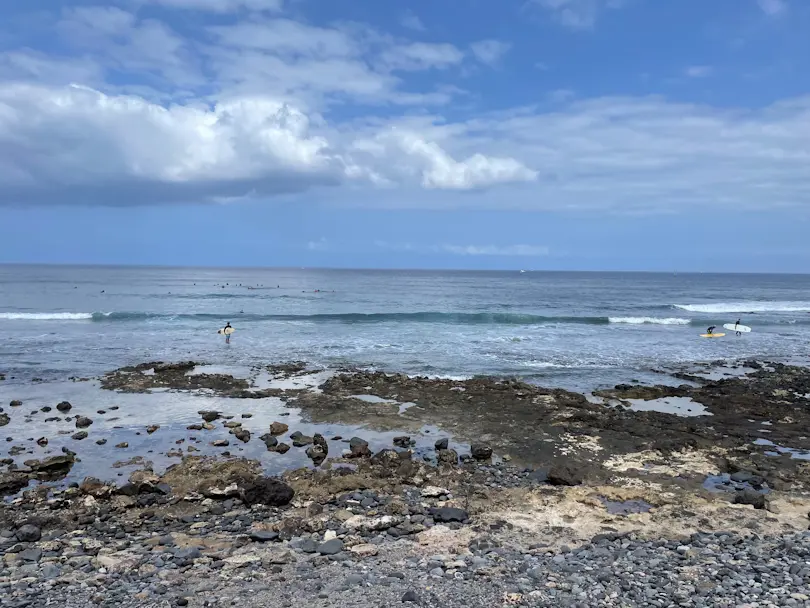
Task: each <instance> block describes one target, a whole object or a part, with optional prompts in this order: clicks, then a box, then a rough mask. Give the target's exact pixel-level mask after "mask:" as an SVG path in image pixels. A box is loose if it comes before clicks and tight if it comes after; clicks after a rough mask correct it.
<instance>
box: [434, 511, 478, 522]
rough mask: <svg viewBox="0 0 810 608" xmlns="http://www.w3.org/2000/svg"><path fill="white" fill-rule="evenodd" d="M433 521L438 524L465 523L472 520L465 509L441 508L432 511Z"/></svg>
mask: <svg viewBox="0 0 810 608" xmlns="http://www.w3.org/2000/svg"><path fill="white" fill-rule="evenodd" d="M430 514H431V515H432V516H433V519H434V520H435V521H438V522H444V523H446V522H452V521H456V522H465V521H467V520H468V519H469V518H470V515H469V513H467V511H465V510H464V509H458V508H456V507H441V508H435V509H431V510H430Z"/></svg>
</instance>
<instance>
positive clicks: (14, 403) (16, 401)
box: [9, 399, 22, 407]
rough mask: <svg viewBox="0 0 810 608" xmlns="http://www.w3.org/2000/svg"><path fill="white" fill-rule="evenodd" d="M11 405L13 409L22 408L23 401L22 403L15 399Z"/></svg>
mask: <svg viewBox="0 0 810 608" xmlns="http://www.w3.org/2000/svg"><path fill="white" fill-rule="evenodd" d="M9 405H10V406H11V407H20V406H21V405H22V401H20V400H19V399H15V400H14V401H12V402H11V403H9Z"/></svg>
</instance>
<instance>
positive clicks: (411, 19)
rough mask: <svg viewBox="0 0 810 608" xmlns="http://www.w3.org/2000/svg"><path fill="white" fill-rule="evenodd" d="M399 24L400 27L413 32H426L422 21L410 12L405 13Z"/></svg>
mask: <svg viewBox="0 0 810 608" xmlns="http://www.w3.org/2000/svg"><path fill="white" fill-rule="evenodd" d="M399 23H400V24H401V25H402V27H405V28H408V29H409V30H413V31H415V32H424V31H426V30H427V28H426V27H425V24H424V23H422V20H421V19H420V18H419V17H418V16H417V15H416V14H415V13H413V12H412V11H407V12H406V13H405V14H403V15H402V17H400V20H399Z"/></svg>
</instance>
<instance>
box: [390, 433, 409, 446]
mask: <svg viewBox="0 0 810 608" xmlns="http://www.w3.org/2000/svg"><path fill="white" fill-rule="evenodd" d="M394 445H395V446H397V447H400V448H409V447H411V438H410V437H409V436H408V435H402V436H400V437H394Z"/></svg>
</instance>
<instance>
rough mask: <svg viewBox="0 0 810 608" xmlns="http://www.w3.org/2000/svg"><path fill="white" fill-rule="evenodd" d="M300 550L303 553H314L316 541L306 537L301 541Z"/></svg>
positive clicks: (316, 545)
mask: <svg viewBox="0 0 810 608" xmlns="http://www.w3.org/2000/svg"><path fill="white" fill-rule="evenodd" d="M301 551H303V552H304V553H316V552H317V551H318V543H316V542H315V541H314V540H312V539H311V538H307V539H305V540H304V542H302V543H301Z"/></svg>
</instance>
